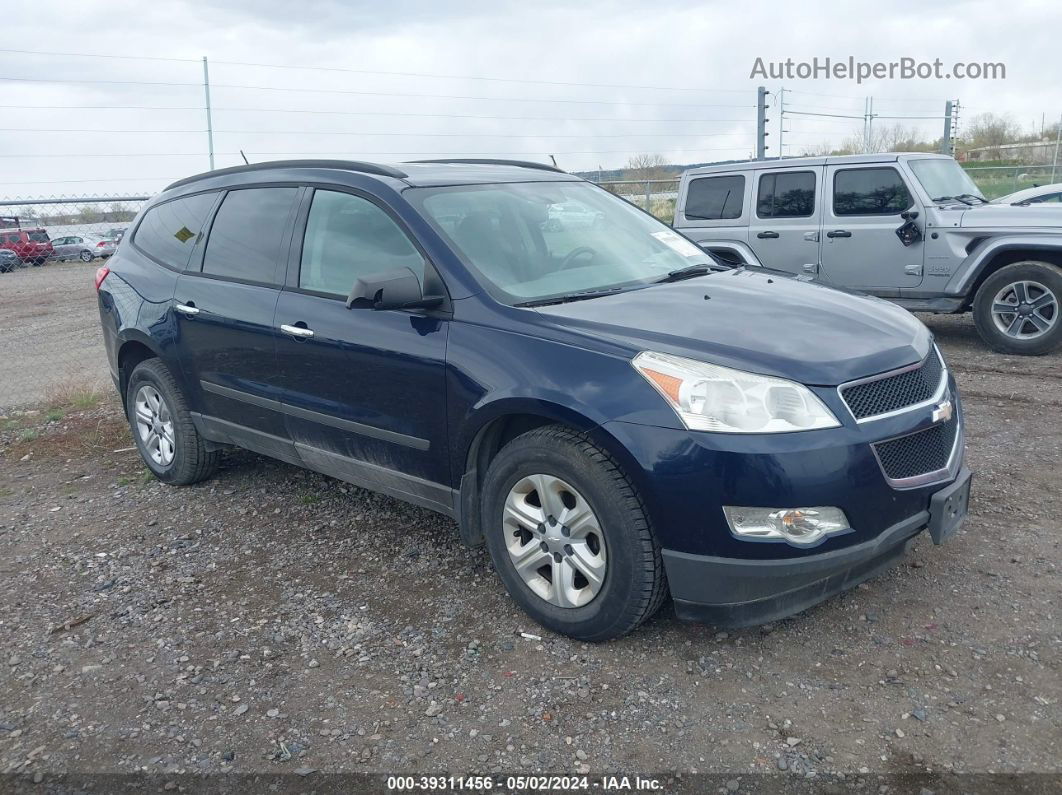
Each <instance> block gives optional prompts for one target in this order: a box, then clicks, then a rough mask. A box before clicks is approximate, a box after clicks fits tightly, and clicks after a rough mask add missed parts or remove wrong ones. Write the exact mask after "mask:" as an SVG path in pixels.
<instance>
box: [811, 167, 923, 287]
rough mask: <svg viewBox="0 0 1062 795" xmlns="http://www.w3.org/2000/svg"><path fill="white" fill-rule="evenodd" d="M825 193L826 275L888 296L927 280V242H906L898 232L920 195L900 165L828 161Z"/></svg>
mask: <svg viewBox="0 0 1062 795" xmlns="http://www.w3.org/2000/svg"><path fill="white" fill-rule="evenodd" d="M826 193H827V200H826V202H825V203H826V205H827V207H826V211H825V214H824V216H823V222H822V225H823V228H822V231H823V235H822V274H823V275H822V278H823V280H824V281H828V282H831V283H833V284H836V285H838V286H841V287H850V288H853V289H856V290H866V291H867V292H871V293H875V294H877V295H884V296H896V295H899V290H900V289H901V288H904V287H917V286H918V285H919V284H921V283H922V267H923V258H924V256H925V244H924V243H923V242H922V241H921V240H919V241H917V242H915V243H913V244H912V245H910V246H905V245H904V244H903V243H901V242H900V238H899V237H898V236H897V235H896V230H897V229H898V228H899V227H900V226H902V225H903V224H904V220H903V219H902V218H901V217H900V213H902V212H904V211H905V210H909V209H911V208H912V207H913V206H914V204H915V200H914V198H913V193H912V191H911V189H910V187H909V186H908V185H907V183H906V181H905V180H904V177H903V175H902V174H901V173H900V172H899V170H898V169H897V168H896V167H895V166H893V165H873V166H836V165H835V166H828V167H827V170H826Z"/></svg>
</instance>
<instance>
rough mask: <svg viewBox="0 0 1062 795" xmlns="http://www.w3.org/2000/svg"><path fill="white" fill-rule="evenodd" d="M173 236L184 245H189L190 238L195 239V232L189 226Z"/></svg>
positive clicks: (183, 227)
mask: <svg viewBox="0 0 1062 795" xmlns="http://www.w3.org/2000/svg"><path fill="white" fill-rule="evenodd" d="M173 236H174V237H175V238H177V239H178V240H180V241H181V242H182V243H187V242H188V240H189V239H190V238H193V237H195V232H193V231H192V230H191V229H189V228H188V227H187V226H182V227H181V228H180V229H178V230H177V231H176V232H174V233H173Z"/></svg>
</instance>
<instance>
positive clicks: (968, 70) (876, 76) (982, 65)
mask: <svg viewBox="0 0 1062 795" xmlns="http://www.w3.org/2000/svg"><path fill="white" fill-rule="evenodd" d="M753 78H759V79H761V80H855V81H856V83H862V82H863V81H864V80H1006V79H1007V66H1006V64H1004V63H1001V62H998V61H996V62H991V61H957V62H955V63H951V64H947V63H945V62H944V61H942V60H941V59H940V58H935V59H933V60H932V61H920V60H918V59H917V58H907V57H904V58H898V59H896V60H895V61H859V60H856V58H855V57H853V56H851V55H849V56H848V57H847V58H829V57H826V58H818V57H815V58H812V59H811V60H810V61H798V60H795V59H793V58H786V59H785V60H782V61H773V60H766V59H764V58H757V59H756V60H755V62H754V63H753V64H752V71H751V72H750V74H749V79H753Z"/></svg>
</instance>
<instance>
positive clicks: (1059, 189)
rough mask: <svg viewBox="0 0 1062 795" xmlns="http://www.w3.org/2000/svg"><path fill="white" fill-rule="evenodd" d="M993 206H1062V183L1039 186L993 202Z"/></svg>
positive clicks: (1010, 194) (1001, 197)
mask: <svg viewBox="0 0 1062 795" xmlns="http://www.w3.org/2000/svg"><path fill="white" fill-rule="evenodd" d="M992 203H993V204H1062V182H1056V183H1054V184H1053V185H1038V186H1037V187H1035V188H1026V189H1025V190H1019V191H1016V192H1014V193H1009V194H1007V195H1006V196H1000V197H999V198H998V199H993V200H992Z"/></svg>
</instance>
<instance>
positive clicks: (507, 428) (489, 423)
mask: <svg viewBox="0 0 1062 795" xmlns="http://www.w3.org/2000/svg"><path fill="white" fill-rule="evenodd" d="M544 425H562V426H565V427H568V428H572V429H574V430H576V431H581V432H583V433H585V434H587V435H588V436H589V437H590V439H591V440H592V441H593V442H594V444H596V445H598V446H599V447H601V448H602V449H603V450H605V451H606V452H608V453H609V454H611V455H612V456H613V457H614V458H616V459H617V460H618V461H619V462H620V465H621V466H622V467H623V468H624V470H626V471H627V472H628V474H632V473H631V472H630V471H629V470H630V465H631V463H632V462H633V459H632V458H631V456H630V454H629V453H628V452H627V450H626V449H625V448H624V447H623V445H622V444H621V443H620V442H619V440H617V439H616V438H615V437H614V436H612V434H611V433H609V432H608V431H607V430H606V429H605V428H604V426H603V425H602V424H601V423H599V422H597V421H595V420H594V419H592V418H591V417H590V416H589V414H588V413H581V412H580V411H578V410H576V409H573V408H571V407H569V406H565V405H563V404H560V403H554V402H548V401H543V400H506V401H499V403H498V404H492V405H491V406H490V407H489V409H488V408H484V409H482V410H481V411H480V415H479V416H478V417H477V420H476V421H474V422H472V423H471V424H470V425H469V426H468V430H467V431H466V432H465V434H464V436H463V440H462V442H461V443H459V444H458V446H457V448H456V450H455V455H456V461H455V463H456V465H457V467H459V468H460V469H459V471H460V472H461V477H460V483H459V485H458V494H457V495H456V496H457V503H458V506H459V510H458V524H459V527H460V533H461V540H462V541H463V542H464V543H465V544H467V545H469V546H479V545H481V544H483V543H484V536H483V528H482V525H481V523H480V515H479V502H480V497H481V494H482V492H481V487H482V484H483V480H484V478H485V476H486V473H487V468H488V467H489V466H490V464H491V462H492V461H493V460H494V458H495V456H497V454H498V453H499V452H500V451H501V449H502V448H503V447H504V446H505V445H506V444H508V443H509V442H510V441H512V440H513V439H515V438H516V437H517V436H520V435H521V434H524V433H527V432H528V431H531V430H534V429H535V428H539V427H542V426H544Z"/></svg>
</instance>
